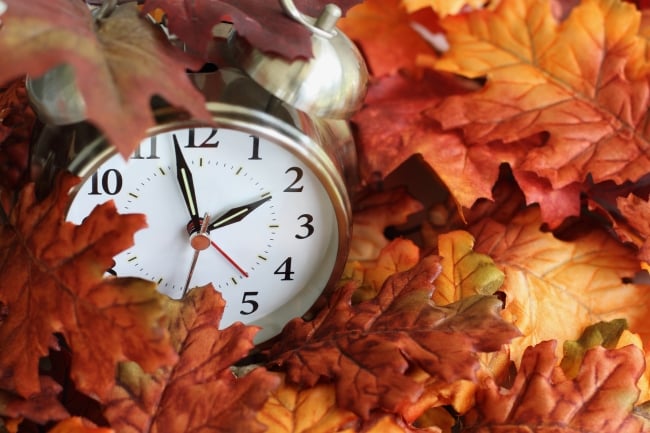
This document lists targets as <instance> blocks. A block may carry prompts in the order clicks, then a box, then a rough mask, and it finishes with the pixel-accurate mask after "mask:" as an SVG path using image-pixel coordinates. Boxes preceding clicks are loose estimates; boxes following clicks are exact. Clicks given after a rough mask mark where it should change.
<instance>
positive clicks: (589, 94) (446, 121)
mask: <svg viewBox="0 0 650 433" xmlns="http://www.w3.org/2000/svg"><path fill="white" fill-rule="evenodd" d="M640 18H641V14H640V13H639V12H638V11H637V10H636V9H635V7H634V5H632V4H629V3H626V2H620V1H618V0H583V1H582V2H581V3H580V4H579V5H578V6H576V7H575V8H573V9H572V10H571V12H570V13H569V15H568V16H567V17H566V18H565V19H564V20H563V21H561V22H559V21H558V20H557V19H556V18H554V16H553V14H552V12H551V7H550V4H549V2H548V1H537V0H525V1H519V0H504V1H502V2H500V3H499V4H498V5H497V7H496V8H495V10H494V11H488V10H480V11H473V12H471V13H468V14H463V15H458V16H450V17H447V18H445V19H444V20H443V21H442V25H443V27H444V28H445V29H446V30H447V37H448V39H449V43H450V50H449V51H448V52H447V53H445V55H444V57H443V58H442V59H439V60H435V61H434V62H433V63H434V67H435V68H437V69H439V70H444V71H449V72H453V73H457V74H460V75H463V76H465V77H469V78H479V77H480V78H483V77H484V78H485V79H486V84H485V86H484V87H483V88H482V89H481V90H479V91H477V92H474V93H471V94H466V95H459V96H452V97H449V98H446V99H445V100H444V101H443V102H442V103H441V104H439V105H438V106H436V107H435V108H434V109H432V110H431V112H430V114H431V115H432V116H433V117H434V118H436V119H437V120H439V121H440V122H441V123H442V125H443V127H444V128H462V130H463V133H464V137H465V138H466V139H467V140H468V141H469V142H471V143H488V142H491V141H505V142H514V141H516V140H519V139H521V138H525V137H529V136H532V135H536V134H538V133H547V134H548V139H547V140H546V141H545V142H544V143H543V144H542V145H540V146H538V147H536V148H531V149H529V151H528V152H526V154H525V158H524V159H523V160H522V161H520V162H519V163H518V166H517V168H518V169H520V170H525V171H528V172H532V173H534V174H535V175H537V176H539V177H540V178H542V179H547V180H548V182H550V185H551V187H552V189H556V190H557V189H560V188H563V187H566V186H568V185H571V184H572V183H574V182H578V183H581V182H583V180H585V178H586V176H587V175H588V174H591V175H592V176H593V178H594V180H595V181H596V182H600V181H603V180H607V179H611V180H614V181H615V182H617V183H621V182H623V181H625V180H628V179H630V180H632V181H634V180H637V179H638V178H640V177H641V176H643V175H645V174H646V173H648V172H649V171H650V159H649V156H648V152H647V148H648V130H647V128H646V127H645V125H646V124H647V120H648V119H647V116H648V113H647V110H646V108H647V105H648V97H649V95H650V92H648V82H647V79H646V77H645V72H643V69H644V68H645V66H644V62H645V54H644V50H645V44H646V41H645V39H644V38H643V37H641V36H640V35H639V28H640ZM574 199H577V197H575V198H574Z"/></svg>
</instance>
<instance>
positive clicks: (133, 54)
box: [0, 0, 211, 155]
mask: <svg viewBox="0 0 650 433" xmlns="http://www.w3.org/2000/svg"><path fill="white" fill-rule="evenodd" d="M6 3H7V12H5V14H4V15H3V17H2V21H3V26H2V30H1V31H0V54H1V55H0V59H1V60H0V85H1V84H2V83H6V82H8V81H9V80H11V79H14V78H17V77H21V76H23V75H30V76H33V77H38V76H40V75H41V74H43V73H45V72H46V71H48V70H49V69H50V68H52V67H54V66H56V65H59V64H62V63H67V64H69V65H70V66H72V68H73V69H74V75H75V79H76V85H77V87H78V88H79V90H80V92H81V94H82V95H83V97H84V100H85V106H86V117H87V119H88V120H89V121H90V122H92V123H94V124H95V125H97V126H98V127H99V129H100V130H101V131H103V132H104V133H105V134H106V136H107V137H108V139H109V141H110V142H111V143H112V144H113V145H114V146H116V147H117V148H118V149H119V151H120V152H121V153H122V154H124V155H129V154H130V153H131V152H132V151H133V149H135V147H136V146H137V144H138V143H139V141H140V139H141V138H143V137H144V135H145V132H146V130H147V129H148V128H149V127H151V126H153V125H154V118H153V115H152V113H151V108H150V104H151V98H152V97H153V96H154V95H157V96H160V97H162V98H164V99H165V100H166V101H167V102H169V103H170V104H172V105H175V106H179V107H182V108H183V109H185V110H187V111H188V112H189V113H191V114H192V115H193V116H194V117H196V118H199V119H203V120H205V121H209V120H211V117H210V115H209V113H208V112H207V110H206V109H205V107H204V105H203V104H202V103H201V102H200V101H203V96H202V95H201V93H199V91H198V90H196V88H195V87H194V86H193V85H192V84H191V82H190V81H189V79H188V77H187V73H186V69H187V68H189V69H198V67H200V65H201V62H200V61H197V60H190V59H189V57H187V56H185V55H183V54H182V53H181V52H180V51H179V50H177V49H175V48H173V47H172V46H171V45H170V44H169V42H167V40H166V37H165V36H164V34H163V33H162V32H161V31H160V30H159V29H157V28H155V27H154V26H153V25H152V24H150V23H149V22H148V21H147V20H146V19H144V18H142V17H140V16H139V13H138V10H137V8H136V6H135V5H134V4H125V5H121V6H119V7H118V8H117V9H116V10H115V11H114V12H113V13H112V14H111V15H110V16H109V18H107V19H105V20H103V21H101V22H99V23H97V24H95V23H94V22H93V19H92V17H91V15H90V12H89V11H88V7H87V6H86V4H85V3H84V2H81V1H78V0H30V1H24V0H6ZM160 71H164V72H165V73H164V74H162V73H160ZM106 113H110V115H106Z"/></svg>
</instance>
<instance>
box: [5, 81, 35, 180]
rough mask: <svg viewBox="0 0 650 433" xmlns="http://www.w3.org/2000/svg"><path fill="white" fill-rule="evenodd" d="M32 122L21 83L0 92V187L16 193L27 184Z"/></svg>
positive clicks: (13, 84) (11, 84) (33, 117)
mask: <svg viewBox="0 0 650 433" xmlns="http://www.w3.org/2000/svg"><path fill="white" fill-rule="evenodd" d="M34 121H35V115H34V112H33V111H32V110H31V109H30V107H29V100H28V98H27V93H26V91H25V82H24V80H16V81H14V82H12V83H10V84H9V85H8V86H7V87H6V88H5V89H1V88H0V186H4V187H8V188H12V189H17V188H19V187H20V186H22V182H24V181H25V180H26V171H27V165H28V164H27V162H28V159H29V144H30V140H31V137H32V128H33V127H34Z"/></svg>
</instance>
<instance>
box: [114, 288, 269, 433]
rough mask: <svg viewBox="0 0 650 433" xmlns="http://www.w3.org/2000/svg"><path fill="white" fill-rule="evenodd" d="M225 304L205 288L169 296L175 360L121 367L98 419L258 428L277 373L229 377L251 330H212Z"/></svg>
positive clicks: (130, 427) (172, 432)
mask: <svg viewBox="0 0 650 433" xmlns="http://www.w3.org/2000/svg"><path fill="white" fill-rule="evenodd" d="M224 306H225V302H224V300H223V298H222V297H221V295H219V294H218V293H217V292H216V291H215V290H214V289H213V288H212V286H206V287H202V288H198V289H194V290H192V291H191V292H189V293H188V295H187V296H186V297H185V298H184V299H183V300H182V301H172V300H169V301H168V305H167V310H168V312H169V316H170V333H171V338H172V341H173V344H174V346H175V348H176V350H177V351H178V353H179V359H178V362H177V363H176V364H174V365H170V366H168V367H164V368H161V369H159V370H158V371H156V372H155V373H153V374H145V373H144V372H143V371H142V369H140V367H139V366H138V365H136V364H134V363H124V364H121V365H120V368H119V371H118V380H119V382H118V385H117V386H116V387H115V388H114V389H113V391H112V393H111V395H110V397H109V398H108V399H107V402H106V408H105V412H104V414H105V416H106V418H107V419H108V420H109V422H110V424H111V426H112V427H113V428H115V429H116V430H117V431H119V432H120V433H127V432H134V433H143V432H158V433H165V432H169V433H183V432H191V431H197V430H199V429H203V428H205V429H207V430H206V431H211V432H232V431H246V432H251V433H253V432H262V431H264V428H263V426H262V425H261V424H260V423H259V422H257V421H256V420H255V414H256V413H257V412H258V411H259V410H260V409H261V408H262V406H263V405H264V403H265V401H266V400H267V398H268V396H269V393H270V391H271V390H273V389H274V388H276V387H277V386H278V384H279V382H280V379H279V377H277V376H275V375H273V374H271V373H269V372H267V371H266V370H264V369H263V368H257V369H254V370H253V371H251V372H250V373H248V374H247V375H245V376H243V377H239V378H237V377H235V375H234V374H233V372H232V371H231V366H232V365H233V364H234V363H235V362H237V361H238V360H240V359H241V358H243V357H244V356H246V355H247V354H248V352H249V350H250V349H251V348H252V347H253V336H254V335H255V333H256V332H257V328H254V327H247V326H245V325H243V324H242V323H235V324H233V325H231V326H229V327H228V328H226V329H221V330H220V329H219V322H220V320H221V317H222V315H223V309H224Z"/></svg>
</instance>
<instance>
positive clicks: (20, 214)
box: [0, 177, 176, 398]
mask: <svg viewBox="0 0 650 433" xmlns="http://www.w3.org/2000/svg"><path fill="white" fill-rule="evenodd" d="M74 183H76V181H75V180H73V179H71V178H68V177H66V178H64V179H63V180H62V181H61V182H60V183H59V184H58V186H57V188H56V189H55V191H54V192H53V194H51V195H50V196H48V197H47V198H46V199H45V200H44V201H43V202H40V203H38V202H36V201H35V198H34V191H33V190H34V185H33V184H30V185H28V186H27V187H26V188H25V189H24V190H23V191H22V193H21V195H20V199H19V201H18V203H17V204H16V205H15V207H14V208H13V209H12V210H11V211H10V212H9V215H8V221H7V222H6V223H5V224H4V225H2V226H1V227H0V275H2V276H3V282H2V285H0V306H2V308H3V312H4V314H3V315H2V322H1V324H2V326H0V346H1V347H2V351H0V387H2V388H4V389H7V390H15V391H16V392H17V393H18V394H20V395H22V396H30V395H32V394H34V393H37V392H39V390H40V384H39V381H38V362H39V358H41V357H43V356H46V355H47V354H48V350H49V348H57V347H58V344H57V340H56V338H55V336H54V334H55V333H60V334H61V335H62V336H63V337H64V338H65V340H66V342H67V343H68V345H69V346H70V348H71V350H72V370H71V376H72V378H73V380H74V381H75V382H76V384H77V387H78V388H79V389H80V390H81V391H83V392H85V393H86V394H88V395H91V396H94V397H98V398H101V397H102V396H103V395H105V394H106V392H108V391H109V390H110V389H111V388H112V386H113V382H114V372H115V365H116V363H117V362H118V361H125V360H133V361H135V362H138V363H140V364H142V365H143V367H144V368H145V369H147V370H149V371H150V370H152V369H155V368H157V367H159V366H161V365H165V364H167V363H169V362H172V361H173V360H174V359H175V356H176V355H175V353H174V351H173V349H172V348H171V347H170V344H169V341H168V337H167V334H166V332H165V331H164V328H163V326H162V323H161V322H162V320H163V311H162V308H161V302H162V299H163V298H164V297H163V295H160V294H159V293H158V292H156V289H155V284H153V283H150V282H146V281H143V280H136V279H126V278H114V279H103V274H104V271H105V270H106V269H108V268H109V267H110V266H111V264H112V257H113V256H114V255H115V254H117V253H118V252H120V251H122V250H123V249H125V248H127V247H128V246H130V245H131V244H132V242H133V232H134V231H135V230H137V229H139V228H141V227H142V226H143V225H144V221H143V218H142V216H141V215H118V214H117V211H116V210H115V207H114V205H113V204H112V202H109V203H107V204H106V205H102V206H100V207H98V208H96V209H95V210H94V211H93V212H92V213H91V214H90V215H89V216H88V217H87V218H86V219H85V220H84V222H83V223H82V224H81V225H80V226H75V225H74V224H72V223H69V222H65V221H64V215H65V210H66V207H67V205H68V202H69V195H68V191H69V190H70V188H71V187H72V186H73V185H74Z"/></svg>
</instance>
